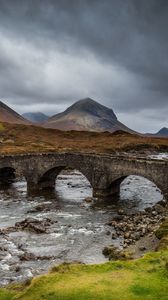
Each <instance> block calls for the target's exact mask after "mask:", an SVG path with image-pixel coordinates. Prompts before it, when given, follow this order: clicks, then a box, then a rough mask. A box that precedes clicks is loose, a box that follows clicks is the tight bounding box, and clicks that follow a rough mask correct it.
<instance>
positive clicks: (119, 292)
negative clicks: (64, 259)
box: [0, 251, 168, 300]
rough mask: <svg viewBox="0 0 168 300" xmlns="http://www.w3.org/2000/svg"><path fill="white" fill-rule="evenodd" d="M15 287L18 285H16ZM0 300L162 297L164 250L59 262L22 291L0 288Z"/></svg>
mask: <svg viewBox="0 0 168 300" xmlns="http://www.w3.org/2000/svg"><path fill="white" fill-rule="evenodd" d="M17 288H18V286H17ZM0 299H1V300H14V299H15V300H16V299H20V300H44V299H45V300H110V299H114V300H121V299H122V300H138V299H144V300H147V299H148V300H158V299H159V300H166V299H168V252H167V251H163V252H157V253H149V254H147V255H146V256H144V257H143V258H141V259H138V260H135V261H126V262H121V261H117V262H108V263H106V264H101V265H66V264H64V265H61V266H59V267H57V268H55V271H52V272H51V273H50V274H48V275H44V276H40V277H37V278H35V279H33V280H32V283H31V284H30V286H28V287H27V288H25V289H24V290H23V291H18V292H17V291H12V290H11V291H6V290H1V291H0Z"/></svg>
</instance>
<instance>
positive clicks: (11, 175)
mask: <svg viewBox="0 0 168 300" xmlns="http://www.w3.org/2000/svg"><path fill="white" fill-rule="evenodd" d="M15 172H16V170H15V169H14V168H13V167H2V168H0V183H11V182H13V181H14V179H15V178H16V174H15Z"/></svg>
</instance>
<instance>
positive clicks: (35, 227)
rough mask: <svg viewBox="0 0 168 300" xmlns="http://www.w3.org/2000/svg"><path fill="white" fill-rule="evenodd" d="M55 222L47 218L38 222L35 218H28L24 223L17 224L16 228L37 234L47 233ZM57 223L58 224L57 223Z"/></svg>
mask: <svg viewBox="0 0 168 300" xmlns="http://www.w3.org/2000/svg"><path fill="white" fill-rule="evenodd" d="M53 223H54V222H53V221H52V220H50V219H49V218H45V219H43V220H38V219H34V218H26V219H25V220H23V221H20V222H17V223H16V224H15V228H16V229H19V230H28V231H31V232H35V233H46V232H47V229H48V228H49V227H50V226H51V225H52V224H53ZM55 223H56V222H55Z"/></svg>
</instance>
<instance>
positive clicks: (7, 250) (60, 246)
mask: <svg viewBox="0 0 168 300" xmlns="http://www.w3.org/2000/svg"><path fill="white" fill-rule="evenodd" d="M162 198H163V197H162V195H161V193H160V191H159V190H158V189H157V187H156V186H155V185H154V184H152V183H151V182H149V181H148V180H146V179H143V178H140V177H135V176H130V177H128V178H127V179H126V180H125V181H124V182H123V183H122V185H121V197H120V199H115V198H109V199H105V200H103V199H94V198H92V188H91V187H90V185H89V183H88V181H87V180H86V178H85V177H84V176H83V175H82V174H81V173H79V172H78V171H71V172H65V173H62V174H60V175H59V177H58V179H57V182H56V190H55V192H53V193H48V192H46V193H43V194H41V195H27V192H26V183H25V182H24V181H19V182H16V183H14V184H12V185H10V186H6V187H4V186H2V187H1V190H0V212H1V214H0V285H1V286H2V285H6V284H8V283H11V282H13V281H26V280H27V279H30V278H32V276H35V275H38V274H41V273H44V272H46V271H47V270H48V269H49V268H51V267H52V266H53V265H56V264H60V263H62V262H65V261H66V262H76V261H78V262H82V263H101V262H104V261H106V260H107V259H108V257H106V256H104V255H103V253H102V250H103V248H104V247H105V246H109V245H110V244H112V245H114V246H115V247H119V249H122V248H124V249H125V248H127V247H130V245H132V246H133V245H134V244H136V243H137V241H140V239H141V238H145V237H146V235H150V234H151V235H152V232H153V230H154V229H155V228H157V226H158V225H159V224H160V222H161V221H162V220H163V219H164V218H165V211H166V209H165V206H166V203H165V202H164V201H163V200H162ZM142 251H143V249H142Z"/></svg>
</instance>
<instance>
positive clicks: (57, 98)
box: [0, 0, 168, 130]
mask: <svg viewBox="0 0 168 300" xmlns="http://www.w3.org/2000/svg"><path fill="white" fill-rule="evenodd" d="M167 28H168V1H166V0H148V1H146V0H141V1H140V0H104V1H101V0H66V1H65V0H57V1H54V0H53V1H51V0H48V1H45V0H34V1H32V0H27V1H26V0H20V1H19V0H11V1H9V0H4V1H3V0H0V41H1V42H0V97H1V98H2V99H3V100H4V101H6V102H7V103H8V104H12V105H13V107H14V108H17V109H20V111H21V112H22V111H23V110H24V109H27V108H28V107H27V106H26V105H29V106H32V109H34V108H37V107H39V109H40V108H41V109H47V110H48V112H53V109H55V111H57V110H61V109H63V108H65V107H66V106H68V105H70V104H71V103H72V102H73V101H75V100H77V99H80V98H84V97H87V96H90V97H93V98H95V99H96V100H98V101H101V102H102V103H103V104H105V105H108V106H110V107H112V108H113V109H114V110H115V111H116V113H118V114H119V116H121V117H122V121H123V122H124V121H125V120H126V122H127V124H128V125H129V124H130V123H129V119H130V118H133V119H134V121H133V123H135V122H136V120H137V123H138V124H139V123H140V120H138V118H141V119H142V124H143V120H144V124H145V126H146V127H148V128H149V127H150V126H151V128H152V126H155V129H156V127H157V126H158V127H159V126H161V120H162V121H163V123H164V124H163V125H164V126H166V125H167V124H166V122H167V113H168V100H167V99H168V84H167V81H168V59H167V53H168V30H167ZM39 109H38V110H39ZM29 110H31V108H29ZM165 112H166V113H165ZM151 115H152V117H151ZM135 117H136V120H135ZM147 119H148V120H149V121H145V120H147ZM152 120H153V121H152ZM137 127H139V125H138V126H137ZM136 129H138V128H136ZM140 129H141V128H140ZM143 129H144V130H145V128H142V130H143Z"/></svg>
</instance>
